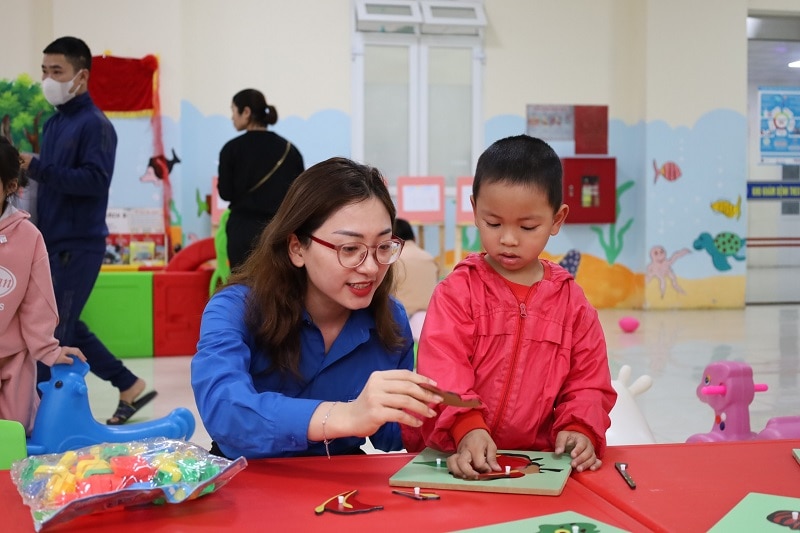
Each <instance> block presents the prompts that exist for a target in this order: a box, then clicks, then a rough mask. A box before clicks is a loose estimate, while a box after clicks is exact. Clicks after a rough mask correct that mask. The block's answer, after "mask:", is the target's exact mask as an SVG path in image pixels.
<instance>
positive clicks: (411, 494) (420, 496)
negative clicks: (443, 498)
mask: <svg viewBox="0 0 800 533" xmlns="http://www.w3.org/2000/svg"><path fill="white" fill-rule="evenodd" d="M392 494H399V495H400V496H405V497H406V498H411V499H413V500H438V499H439V495H438V494H436V493H435V492H421V491H420V489H419V487H414V490H413V491H412V490H393V491H392Z"/></svg>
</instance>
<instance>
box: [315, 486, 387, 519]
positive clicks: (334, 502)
mask: <svg viewBox="0 0 800 533" xmlns="http://www.w3.org/2000/svg"><path fill="white" fill-rule="evenodd" d="M356 493H358V489H356V490H351V491H345V492H342V493H340V494H337V495H336V496H333V497H332V498H328V499H327V500H325V501H324V502H323V503H321V504H320V505H318V506H317V507H315V508H314V512H315V513H316V514H318V515H320V514H322V513H324V512H325V511H330V512H331V513H336V514H358V513H369V512H370V511H380V510H382V509H383V505H370V504H367V503H363V502H361V501H359V500H357V499H356V498H355V495H356Z"/></svg>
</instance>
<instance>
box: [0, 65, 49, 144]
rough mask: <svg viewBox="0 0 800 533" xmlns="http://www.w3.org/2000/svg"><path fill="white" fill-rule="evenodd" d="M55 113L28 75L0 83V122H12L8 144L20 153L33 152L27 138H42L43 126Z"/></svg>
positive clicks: (39, 87) (39, 86) (40, 87)
mask: <svg viewBox="0 0 800 533" xmlns="http://www.w3.org/2000/svg"><path fill="white" fill-rule="evenodd" d="M39 113H41V116H40V117H39V121H38V127H34V122H35V121H36V116H37V115H39ZM53 113H55V109H54V108H53V106H51V105H50V104H49V103H48V101H47V100H45V98H44V94H43V93H42V85H41V83H39V82H35V81H33V79H32V78H31V77H30V76H29V75H27V74H20V75H19V76H18V77H17V79H16V80H4V79H0V119H2V118H3V117H5V116H8V117H9V118H10V120H11V141H12V142H13V143H14V145H15V146H16V147H17V148H18V149H19V150H20V151H23V152H30V151H32V149H33V147H32V146H31V142H30V140H29V135H41V130H42V126H43V125H44V123H45V121H46V120H47V119H48V118H50V117H51V116H52V115H53Z"/></svg>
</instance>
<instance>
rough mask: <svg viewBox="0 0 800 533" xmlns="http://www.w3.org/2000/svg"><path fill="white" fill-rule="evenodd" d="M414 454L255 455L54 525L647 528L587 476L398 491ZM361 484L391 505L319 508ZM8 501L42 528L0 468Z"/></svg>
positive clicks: (417, 532)
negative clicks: (170, 498)
mask: <svg viewBox="0 0 800 533" xmlns="http://www.w3.org/2000/svg"><path fill="white" fill-rule="evenodd" d="M412 457H413V456H412V455H407V454H387V455H363V456H339V457H333V458H332V459H330V460H329V459H327V458H326V457H313V458H311V457H304V458H294V459H266V460H259V461H251V462H250V464H249V465H248V467H247V468H246V469H245V470H244V471H242V472H240V473H239V474H237V475H236V477H234V478H233V479H232V480H231V481H230V482H229V483H228V484H227V485H226V486H224V487H223V488H222V489H220V490H219V492H216V493H214V494H211V495H208V496H205V497H203V498H200V499H198V500H194V501H190V502H184V503H182V504H178V505H164V506H158V507H146V508H137V509H128V510H112V511H107V512H104V513H100V514H95V515H89V516H85V517H81V518H77V519H75V520H73V521H71V522H68V523H65V524H61V525H58V526H55V527H53V528H52V529H47V530H46V531H52V532H58V531H81V532H91V531H98V532H99V531H102V532H103V533H106V532H109V531H111V532H113V533H123V532H126V531H132V532H136V533H156V532H159V531H163V532H169V533H174V532H180V531H221V530H231V531H235V530H236V529H237V528H243V529H242V531H259V530H260V531H314V532H324V531H380V532H381V533H390V532H393V531H398V532H402V533H423V532H430V531H452V530H456V529H464V528H470V527H477V526H482V525H488V524H493V523H499V522H506V521H511V520H519V519H522V518H530V517H532V516H536V515H543V514H549V513H556V512H562V511H575V512H578V513H581V514H584V515H587V516H589V517H592V518H595V519H597V520H600V521H602V522H606V523H608V524H611V525H614V526H617V527H620V528H623V529H627V530H630V531H636V532H638V531H646V530H647V528H644V527H642V526H641V525H640V524H639V523H638V522H636V521H635V520H633V519H631V518H630V517H628V516H627V515H626V514H625V513H623V512H622V511H619V510H618V509H616V508H615V507H614V506H613V505H612V504H610V503H608V502H606V501H605V500H604V499H603V498H601V497H600V496H598V495H596V494H594V493H593V492H592V491H591V490H589V489H587V488H586V487H585V486H583V485H582V484H580V483H578V482H577V481H576V480H575V475H573V477H572V478H571V479H569V480H568V481H567V484H566V486H565V488H564V491H563V492H562V493H561V495H560V496H527V495H518V494H493V493H492V494H490V493H481V492H459V491H446V490H436V492H437V493H438V494H440V495H441V499H440V500H429V501H417V500H412V499H410V498H406V497H403V496H398V495H396V494H392V493H391V491H392V487H390V486H389V477H391V475H392V474H394V473H395V472H396V471H397V470H399V469H400V468H401V467H403V466H404V465H405V464H406V463H407V462H408V461H410V460H411V458H412ZM608 470H612V469H608ZM614 481H615V483H616V482H618V481H619V480H614ZM353 489H358V491H359V492H358V495H357V498H358V499H359V500H360V501H362V502H364V503H369V504H377V505H383V506H384V509H383V510H382V511H375V512H371V513H366V514H359V515H351V516H342V515H337V514H332V513H329V512H326V513H324V514H322V515H320V516H317V515H315V514H314V508H315V507H316V506H318V505H320V504H321V503H322V502H324V501H325V500H327V499H328V498H330V497H332V496H334V495H336V494H339V493H340V492H344V491H348V490H353ZM0 501H2V502H3V503H2V511H3V512H2V519H1V520H2V530H3V531H4V532H5V533H10V532H16V531H33V520H32V519H31V515H30V511H29V508H28V507H27V506H25V505H23V503H22V499H21V498H20V496H19V494H18V493H17V491H16V488H15V487H14V485H13V484H12V483H11V478H10V476H9V473H8V472H0Z"/></svg>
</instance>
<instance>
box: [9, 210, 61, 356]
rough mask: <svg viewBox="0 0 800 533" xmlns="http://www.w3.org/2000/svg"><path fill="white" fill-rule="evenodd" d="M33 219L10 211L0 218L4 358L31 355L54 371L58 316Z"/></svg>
mask: <svg viewBox="0 0 800 533" xmlns="http://www.w3.org/2000/svg"><path fill="white" fill-rule="evenodd" d="M28 218H30V215H29V214H28V213H26V212H25V211H21V210H18V209H15V208H14V207H13V206H10V205H9V206H7V207H6V210H5V212H4V213H3V216H2V217H0V358H5V357H9V356H12V355H16V354H19V353H20V352H23V351H28V352H29V353H30V355H31V356H32V357H33V358H34V359H36V360H39V361H42V362H43V363H45V364H47V365H49V366H52V365H53V363H54V362H55V360H56V359H57V358H58V355H59V353H60V348H59V343H58V340H57V339H56V338H55V337H54V336H53V332H54V331H55V328H56V325H57V324H58V311H57V308H56V300H55V295H54V294H53V281H52V279H51V278H50V263H49V259H48V257H47V249H46V248H45V245H44V239H43V238H42V234H41V233H39V230H38V229H36V226H34V225H33V223H31V221H30V220H28Z"/></svg>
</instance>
